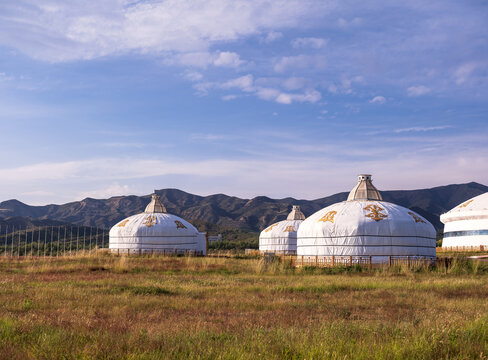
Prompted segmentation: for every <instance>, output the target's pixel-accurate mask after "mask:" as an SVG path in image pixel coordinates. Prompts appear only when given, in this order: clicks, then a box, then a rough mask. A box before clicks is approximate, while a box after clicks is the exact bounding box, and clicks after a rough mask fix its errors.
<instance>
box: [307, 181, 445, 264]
mask: <svg viewBox="0 0 488 360" xmlns="http://www.w3.org/2000/svg"><path fill="white" fill-rule="evenodd" d="M435 242H436V231H435V229H434V227H433V226H432V224H431V223H429V222H428V221H427V220H426V219H424V218H423V217H422V216H420V215H419V214H417V213H416V212H414V211H412V210H409V209H407V208H404V207H402V206H399V205H396V204H392V203H390V202H386V201H383V198H382V196H381V193H380V192H379V191H378V190H377V189H376V188H375V187H374V185H373V183H372V181H371V175H359V179H358V183H357V185H356V186H355V187H354V188H353V189H352V191H351V192H350V193H349V196H348V198H347V201H343V202H340V203H336V204H333V205H330V206H327V207H326V208H324V209H322V210H319V211H317V212H316V213H315V214H313V215H311V216H310V217H308V218H307V220H305V221H304V222H303V223H302V224H301V225H300V228H299V229H298V237H297V255H298V256H304V257H316V256H319V257H322V256H326V257H331V256H335V257H341V256H343V257H345V256H347V257H351V256H353V257H368V258H369V259H370V261H372V262H374V263H382V262H386V261H389V259H391V257H414V258H424V257H425V258H426V259H435V257H436V251H435V247H436V243H435Z"/></svg>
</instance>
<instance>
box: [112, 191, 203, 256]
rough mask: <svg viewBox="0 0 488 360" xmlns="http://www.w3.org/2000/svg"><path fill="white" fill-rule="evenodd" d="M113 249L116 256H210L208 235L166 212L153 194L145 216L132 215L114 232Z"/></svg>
mask: <svg viewBox="0 0 488 360" xmlns="http://www.w3.org/2000/svg"><path fill="white" fill-rule="evenodd" d="M109 248H110V250H111V252H115V253H123V254H125V253H148V252H149V253H152V252H155V253H156V252H164V253H178V254H196V255H206V253H207V240H206V233H200V232H198V230H197V228H195V227H194V226H193V225H192V224H190V223H189V222H188V221H186V220H184V219H182V218H180V217H178V216H176V215H172V214H168V213H167V212H166V208H165V207H164V206H163V204H162V203H161V199H160V197H159V195H156V194H153V195H152V199H151V202H150V203H149V205H147V207H146V210H145V211H144V212H143V213H140V214H137V215H132V216H130V217H128V218H126V219H124V220H122V221H120V222H119V223H117V224H116V225H115V226H114V227H112V229H110V241H109Z"/></svg>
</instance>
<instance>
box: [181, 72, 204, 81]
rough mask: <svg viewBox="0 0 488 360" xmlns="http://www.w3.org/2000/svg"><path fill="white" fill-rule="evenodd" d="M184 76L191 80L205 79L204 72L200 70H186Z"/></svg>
mask: <svg viewBox="0 0 488 360" xmlns="http://www.w3.org/2000/svg"><path fill="white" fill-rule="evenodd" d="M183 78H185V79H186V80H188V81H191V82H197V81H200V80H202V79H203V74H202V73H199V72H198V71H188V70H187V71H185V72H184V73H183Z"/></svg>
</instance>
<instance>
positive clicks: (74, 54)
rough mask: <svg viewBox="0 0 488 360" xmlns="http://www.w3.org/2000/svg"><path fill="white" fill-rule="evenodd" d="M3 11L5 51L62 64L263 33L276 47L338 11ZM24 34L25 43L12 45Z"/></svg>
mask: <svg viewBox="0 0 488 360" xmlns="http://www.w3.org/2000/svg"><path fill="white" fill-rule="evenodd" d="M0 6H1V7H0V10H1V13H2V23H3V24H4V26H3V27H2V28H1V29H0V41H1V42H2V43H3V44H4V45H9V46H12V47H14V48H16V49H19V50H21V51H22V52H24V53H26V54H28V55H29V56H32V57H34V58H37V59H42V60H47V61H52V62H59V61H70V60H80V59H93V58H96V57H100V56H106V55H110V54H120V53H127V52H131V51H136V52H140V53H159V54H162V53H165V52H178V53H198V52H202V51H206V50H207V49H208V48H209V47H211V46H212V45H214V44H220V43H223V42H226V41H234V40H236V39H238V38H240V37H243V36H249V35H259V34H262V33H268V36H269V39H270V40H271V39H272V38H273V37H274V38H276V37H277V35H276V34H277V33H278V31H276V29H277V28H288V27H292V26H296V25H298V24H299V23H300V22H302V21H304V20H305V19H311V18H317V17H318V14H321V15H323V14H324V13H326V12H327V11H329V9H330V8H332V6H333V5H332V4H331V3H329V2H317V1H313V0H287V1H285V2H279V3H277V2H275V1H270V0H265V1H258V0H252V1H246V0H235V1H232V2H228V1H222V0H194V1H188V0H167V1H157V2H156V1H147V2H146V1H144V2H127V1H120V0H107V1H103V2H84V1H75V2H62V1H52V2H51V3H50V5H49V6H45V4H40V3H39V2H36V1H33V0H25V1H22V2H17V1H16V2H13V1H12V2H9V1H6V2H3V4H2V5H0ZM257 14H263V15H262V16H260V15H257ZM19 31H21V32H22V35H23V36H20V37H19V36H16V37H15V40H14V39H13V38H11V37H10V35H12V34H14V33H18V32H19ZM269 34H274V35H269ZM187 60H188V59H187Z"/></svg>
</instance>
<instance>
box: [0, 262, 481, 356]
mask: <svg viewBox="0 0 488 360" xmlns="http://www.w3.org/2000/svg"><path fill="white" fill-rule="evenodd" d="M0 357H1V358H2V359H95V358H97V359H99V358H100V359H122V358H123V359H214V358H219V359H373V358H374V359H405V358H408V359H439V358H444V359H448V358H449V359H452V358H460V359H471V358H482V359H484V358H487V357H488V268H487V266H486V265H484V264H483V263H475V262H466V261H463V260H461V259H455V260H454V262H453V263H452V266H451V267H449V268H446V267H438V268H432V269H428V268H425V267H422V268H416V269H407V268H391V269H372V270H368V269H361V268H358V267H352V268H334V269H314V268H302V269H293V268H290V267H289V266H288V264H287V263H284V264H281V263H279V262H273V263H270V264H266V263H264V262H263V260H262V259H256V258H243V257H242V258H239V257H231V258H214V257H208V258H190V257H129V258H128V257H117V256H109V255H101V256H96V257H95V256H89V257H88V256H87V257H83V256H79V257H75V258H68V259H67V258H58V259H56V258H55V259H49V258H40V259H32V260H17V259H15V258H14V259H0Z"/></svg>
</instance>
